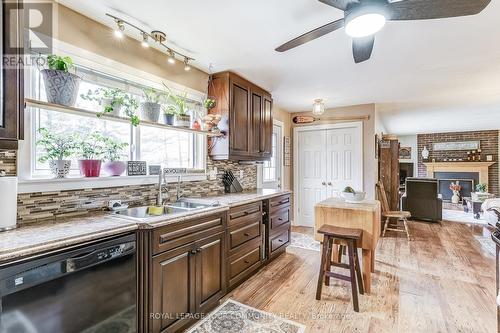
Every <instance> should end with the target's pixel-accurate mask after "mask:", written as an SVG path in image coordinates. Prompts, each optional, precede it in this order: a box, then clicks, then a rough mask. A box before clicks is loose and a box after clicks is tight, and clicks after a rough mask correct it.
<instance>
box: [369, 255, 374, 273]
mask: <svg viewBox="0 0 500 333" xmlns="http://www.w3.org/2000/svg"><path fill="white" fill-rule="evenodd" d="M370 257H371V258H372V263H371V272H372V273H375V251H372V255H371V256H370Z"/></svg>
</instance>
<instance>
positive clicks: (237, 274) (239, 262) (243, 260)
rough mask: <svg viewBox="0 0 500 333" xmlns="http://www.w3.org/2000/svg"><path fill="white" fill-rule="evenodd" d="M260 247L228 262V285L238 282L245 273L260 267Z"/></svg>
mask: <svg viewBox="0 0 500 333" xmlns="http://www.w3.org/2000/svg"><path fill="white" fill-rule="evenodd" d="M260 259H261V247H260V245H257V246H255V247H254V248H252V249H250V250H249V251H248V252H247V253H246V254H244V255H242V256H240V257H236V258H234V259H232V260H230V262H229V281H230V284H233V283H235V282H236V281H237V280H240V279H241V278H242V277H243V276H244V275H245V273H247V272H250V271H252V270H253V269H254V268H255V267H256V266H258V265H260Z"/></svg>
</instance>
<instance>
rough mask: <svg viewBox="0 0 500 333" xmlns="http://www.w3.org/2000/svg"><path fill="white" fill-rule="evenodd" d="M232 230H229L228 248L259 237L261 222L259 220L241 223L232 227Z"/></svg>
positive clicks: (231, 248)
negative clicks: (246, 223)
mask: <svg viewBox="0 0 500 333" xmlns="http://www.w3.org/2000/svg"><path fill="white" fill-rule="evenodd" d="M233 229H234V230H229V231H228V233H229V249H230V250H233V249H234V248H236V247H238V246H240V245H242V244H245V243H247V242H248V241H250V240H252V239H254V238H256V237H259V236H260V234H261V223H260V220H259V221H255V222H252V223H251V224H248V225H243V226H241V227H238V226H237V228H233Z"/></svg>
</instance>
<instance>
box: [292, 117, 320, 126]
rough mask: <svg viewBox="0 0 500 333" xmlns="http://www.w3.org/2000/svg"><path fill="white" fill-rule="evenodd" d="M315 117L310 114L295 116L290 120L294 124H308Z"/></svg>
mask: <svg viewBox="0 0 500 333" xmlns="http://www.w3.org/2000/svg"><path fill="white" fill-rule="evenodd" d="M315 120H316V118H314V117H311V116H295V117H293V119H292V121H293V123H294V124H310V123H313V122H314V121H315Z"/></svg>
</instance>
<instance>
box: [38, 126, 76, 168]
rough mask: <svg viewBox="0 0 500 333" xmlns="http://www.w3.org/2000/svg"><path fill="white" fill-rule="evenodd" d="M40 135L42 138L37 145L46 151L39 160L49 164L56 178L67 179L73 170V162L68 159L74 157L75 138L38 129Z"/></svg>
mask: <svg viewBox="0 0 500 333" xmlns="http://www.w3.org/2000/svg"><path fill="white" fill-rule="evenodd" d="M38 135H39V137H40V138H39V139H38V141H37V142H36V144H37V146H41V147H42V148H43V150H44V152H43V154H42V155H41V156H40V158H39V159H38V160H39V161H40V162H41V163H45V162H47V161H48V162H49V167H50V172H51V173H52V174H53V175H54V176H55V178H66V176H67V175H68V173H69V170H70V168H71V160H68V159H67V158H68V157H70V156H71V155H73V153H74V152H75V148H76V142H75V138H74V136H71V135H69V136H68V135H64V134H56V133H52V132H51V131H49V130H48V129H47V128H44V127H42V128H40V129H38Z"/></svg>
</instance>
